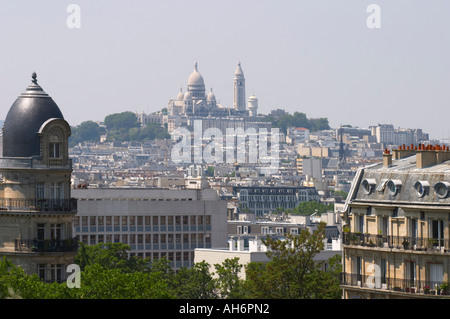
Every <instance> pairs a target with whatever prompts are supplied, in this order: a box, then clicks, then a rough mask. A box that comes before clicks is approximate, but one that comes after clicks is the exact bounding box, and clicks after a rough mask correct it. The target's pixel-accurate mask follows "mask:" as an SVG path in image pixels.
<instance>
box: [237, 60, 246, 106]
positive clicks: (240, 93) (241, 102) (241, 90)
mask: <svg viewBox="0 0 450 319" xmlns="http://www.w3.org/2000/svg"><path fill="white" fill-rule="evenodd" d="M234 108H235V109H236V110H238V111H245V109H246V108H245V77H244V72H243V71H242V68H241V62H239V63H238V65H237V68H236V72H234Z"/></svg>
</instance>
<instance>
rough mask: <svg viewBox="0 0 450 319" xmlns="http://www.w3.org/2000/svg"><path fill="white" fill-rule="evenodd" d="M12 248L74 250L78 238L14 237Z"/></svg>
mask: <svg viewBox="0 0 450 319" xmlns="http://www.w3.org/2000/svg"><path fill="white" fill-rule="evenodd" d="M14 250H15V251H18V252H37V253H43V252H76V251H77V250H78V239H77V238H68V239H62V240H56V239H16V240H15V243H14Z"/></svg>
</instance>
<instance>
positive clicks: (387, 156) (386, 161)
mask: <svg viewBox="0 0 450 319" xmlns="http://www.w3.org/2000/svg"><path fill="white" fill-rule="evenodd" d="M391 166H392V154H391V152H390V151H389V150H388V149H387V148H386V149H384V153H383V167H391Z"/></svg>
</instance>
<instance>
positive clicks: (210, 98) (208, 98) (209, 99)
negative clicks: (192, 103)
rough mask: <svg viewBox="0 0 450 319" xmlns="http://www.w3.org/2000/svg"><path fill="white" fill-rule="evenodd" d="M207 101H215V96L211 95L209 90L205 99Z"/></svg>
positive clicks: (211, 92)
mask: <svg viewBox="0 0 450 319" xmlns="http://www.w3.org/2000/svg"><path fill="white" fill-rule="evenodd" d="M206 100H207V101H215V100H216V96H215V95H214V93H213V90H212V88H211V91H210V92H209V94H208V97H207V98H206Z"/></svg>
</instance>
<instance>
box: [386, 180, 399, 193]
mask: <svg viewBox="0 0 450 319" xmlns="http://www.w3.org/2000/svg"><path fill="white" fill-rule="evenodd" d="M387 187H388V190H389V194H390V195H394V196H395V195H397V194H398V192H399V191H400V189H401V187H402V182H401V181H400V180H390V181H389V182H388V183H387Z"/></svg>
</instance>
